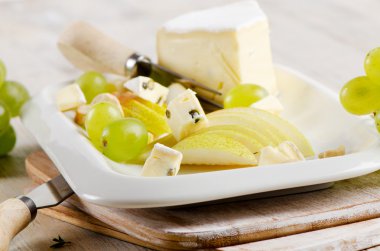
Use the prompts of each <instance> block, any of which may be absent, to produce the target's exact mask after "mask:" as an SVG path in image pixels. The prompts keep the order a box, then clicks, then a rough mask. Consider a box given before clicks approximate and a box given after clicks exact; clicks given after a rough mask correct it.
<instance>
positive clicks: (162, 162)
mask: <svg viewBox="0 0 380 251" xmlns="http://www.w3.org/2000/svg"><path fill="white" fill-rule="evenodd" d="M181 161H182V153H181V152H179V151H176V150H174V149H172V148H170V147H167V146H165V145H162V144H159V143H157V144H155V145H154V147H153V150H152V152H151V153H150V155H149V157H148V158H147V159H146V161H145V164H144V166H143V170H142V174H141V175H142V176H152V177H155V176H175V175H177V174H178V171H179V169H180V167H181Z"/></svg>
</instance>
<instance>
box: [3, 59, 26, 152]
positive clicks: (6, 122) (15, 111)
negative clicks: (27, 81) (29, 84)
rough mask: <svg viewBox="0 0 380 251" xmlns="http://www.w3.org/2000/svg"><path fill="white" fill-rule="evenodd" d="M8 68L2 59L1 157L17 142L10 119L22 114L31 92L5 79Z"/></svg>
mask: <svg viewBox="0 0 380 251" xmlns="http://www.w3.org/2000/svg"><path fill="white" fill-rule="evenodd" d="M6 75H7V70H6V68H5V65H4V63H3V61H1V60H0V157H1V156H4V155H6V154H7V153H8V152H10V151H11V150H12V149H13V147H14V146H15V143H16V134H15V131H14V129H13V127H12V126H11V124H10V121H11V119H12V118H13V117H17V116H18V115H19V114H20V110H21V107H22V106H23V104H25V102H26V101H28V99H29V93H28V91H27V90H26V89H25V87H24V86H22V85H21V84H20V83H18V82H15V81H8V80H5V79H6Z"/></svg>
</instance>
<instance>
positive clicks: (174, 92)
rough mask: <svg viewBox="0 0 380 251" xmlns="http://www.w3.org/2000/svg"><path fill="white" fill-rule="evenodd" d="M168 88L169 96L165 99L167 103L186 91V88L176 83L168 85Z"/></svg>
mask: <svg viewBox="0 0 380 251" xmlns="http://www.w3.org/2000/svg"><path fill="white" fill-rule="evenodd" d="M168 88H169V94H168V98H167V99H166V102H167V103H169V102H170V101H172V100H173V99H174V98H175V97H177V96H178V95H179V94H181V93H182V92H184V91H186V88H185V87H184V86H183V85H181V84H177V83H174V84H171V85H169V87H168Z"/></svg>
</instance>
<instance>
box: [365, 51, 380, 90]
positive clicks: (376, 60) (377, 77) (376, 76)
mask: <svg viewBox="0 0 380 251" xmlns="http://www.w3.org/2000/svg"><path fill="white" fill-rule="evenodd" d="M364 69H365V72H366V74H367V76H368V78H369V79H371V81H372V82H374V83H376V84H380V47H377V48H375V49H373V50H371V51H370V52H368V54H367V56H366V58H365V60H364Z"/></svg>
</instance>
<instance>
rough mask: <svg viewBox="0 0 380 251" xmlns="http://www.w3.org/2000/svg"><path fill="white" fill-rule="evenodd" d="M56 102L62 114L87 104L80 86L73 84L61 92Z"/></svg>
mask: <svg viewBox="0 0 380 251" xmlns="http://www.w3.org/2000/svg"><path fill="white" fill-rule="evenodd" d="M56 102H57V105H58V108H59V110H60V111H62V112H64V111H68V110H72V109H75V108H77V107H79V106H81V105H84V104H86V103H87V101H86V97H85V96H84V94H83V92H82V90H81V88H80V87H79V85H78V84H71V85H68V86H65V87H63V88H62V89H61V90H59V91H58V93H57V96H56Z"/></svg>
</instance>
